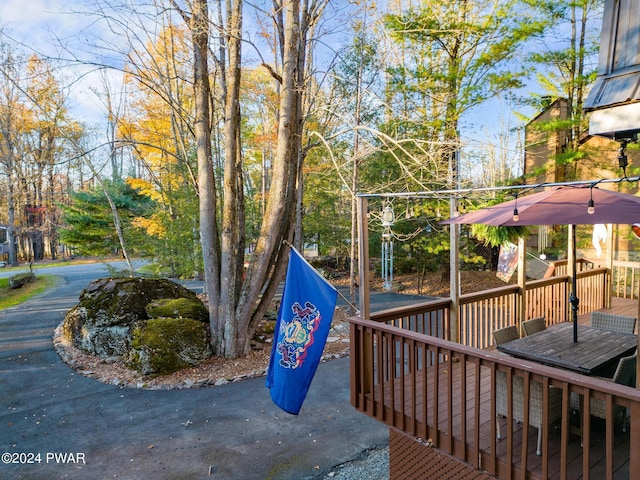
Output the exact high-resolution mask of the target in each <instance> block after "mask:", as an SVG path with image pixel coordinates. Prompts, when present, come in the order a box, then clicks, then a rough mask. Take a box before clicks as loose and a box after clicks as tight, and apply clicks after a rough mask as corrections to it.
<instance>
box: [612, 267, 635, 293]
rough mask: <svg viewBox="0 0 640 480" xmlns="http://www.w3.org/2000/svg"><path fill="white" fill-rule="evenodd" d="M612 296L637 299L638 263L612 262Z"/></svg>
mask: <svg viewBox="0 0 640 480" xmlns="http://www.w3.org/2000/svg"><path fill="white" fill-rule="evenodd" d="M611 277H612V283H613V294H614V295H615V296H616V297H621V298H636V299H637V298H638V291H639V289H640V262H623V261H620V260H615V261H614V262H613V272H612V274H611Z"/></svg>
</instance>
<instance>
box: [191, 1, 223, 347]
mask: <svg viewBox="0 0 640 480" xmlns="http://www.w3.org/2000/svg"><path fill="white" fill-rule="evenodd" d="M191 35H192V40H193V45H194V90H195V92H194V96H195V121H194V130H195V137H196V156H197V158H198V199H199V211H200V241H201V243H202V257H203V263H204V278H205V285H206V290H207V296H208V298H209V305H214V306H215V305H218V304H219V299H220V277H219V272H220V247H219V244H218V240H217V239H218V227H217V214H216V188H215V181H214V173H213V164H212V158H211V121H210V118H211V114H210V111H209V100H210V94H211V92H210V85H209V67H208V61H207V58H208V54H209V18H208V9H207V0H193V12H192V16H191ZM209 318H210V322H211V323H210V324H211V344H212V346H213V349H214V351H215V352H216V353H217V352H219V351H220V349H221V346H222V345H223V344H224V335H225V332H224V323H223V322H222V321H221V319H220V318H219V315H218V310H217V309H215V308H210V309H209Z"/></svg>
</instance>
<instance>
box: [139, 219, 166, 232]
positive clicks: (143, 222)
mask: <svg viewBox="0 0 640 480" xmlns="http://www.w3.org/2000/svg"><path fill="white" fill-rule="evenodd" d="M131 224H132V225H133V226H134V227H135V228H140V229H143V230H144V231H145V232H147V234H148V235H151V236H154V237H163V236H164V235H165V234H166V229H165V228H164V226H163V225H161V224H160V223H159V222H158V221H157V220H156V219H155V218H154V217H151V218H144V217H135V218H134V219H133V221H132V222H131Z"/></svg>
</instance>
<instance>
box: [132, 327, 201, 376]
mask: <svg viewBox="0 0 640 480" xmlns="http://www.w3.org/2000/svg"><path fill="white" fill-rule="evenodd" d="M131 345H132V349H131V352H130V354H129V358H128V359H127V365H128V366H129V367H131V368H134V369H136V370H137V371H139V372H140V373H142V374H144V375H149V374H157V375H162V374H167V373H171V372H175V371H176V370H180V369H181V368H187V367H193V366H196V365H199V364H200V363H201V362H202V361H203V360H205V359H207V358H209V357H210V356H211V353H212V351H211V344H210V343H209V328H208V326H207V325H206V324H205V323H202V322H199V321H197V320H192V319H190V318H153V319H151V320H149V321H147V322H146V323H145V324H144V325H143V326H140V327H138V328H136V329H134V331H133V338H132V343H131Z"/></svg>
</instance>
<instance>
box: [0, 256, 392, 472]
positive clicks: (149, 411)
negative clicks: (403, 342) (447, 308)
mask: <svg viewBox="0 0 640 480" xmlns="http://www.w3.org/2000/svg"><path fill="white" fill-rule="evenodd" d="M43 272H44V271H43ZM44 273H51V274H56V275H60V276H61V278H62V281H61V283H60V285H59V286H58V287H56V288H55V289H54V290H53V291H50V292H47V293H46V294H44V295H42V296H40V297H38V298H36V299H33V300H32V301H30V302H28V303H25V304H23V305H21V306H19V307H15V308H12V309H9V310H5V311H3V312H0V455H2V456H1V459H2V462H1V463H0V478H2V479H43V478H47V479H57V478H65V479H82V480H87V479H100V480H102V479H107V478H119V479H148V478H154V479H183V480H184V479H200V478H202V479H208V478H215V479H243V480H247V479H283V480H287V479H291V480H300V479H305V478H322V477H323V475H324V474H326V473H327V472H329V471H330V470H331V468H332V467H333V466H335V465H339V464H342V463H344V462H347V461H350V460H353V459H355V458H358V457H359V456H360V455H361V453H362V452H363V451H365V450H367V449H370V448H376V447H381V446H384V445H386V443H387V436H388V431H387V428H386V427H385V426H384V425H382V424H380V423H378V422H376V421H374V420H372V419H370V418H368V417H366V416H365V415H362V414H360V413H359V412H357V411H355V410H354V409H353V407H351V405H350V403H349V359H348V358H343V359H338V360H333V361H330V362H328V363H324V364H322V365H320V367H319V368H318V371H317V374H316V377H315V379H314V381H313V383H312V385H311V388H310V390H309V394H308V396H307V399H306V401H305V404H304V406H303V407H302V411H301V412H300V415H299V416H293V415H289V414H287V413H285V412H283V411H281V410H280V409H279V408H278V407H276V406H275V405H274V404H273V403H272V402H271V399H270V397H269V392H268V390H267V389H266V388H265V387H264V381H265V380H264V378H256V379H250V380H244V381H241V382H237V383H232V384H228V385H223V386H219V387H207V388H197V389H185V390H169V391H151V390H142V389H129V388H123V387H119V386H116V385H108V384H104V383H101V382H98V381H97V380H94V379H90V378H86V377H84V376H82V375H79V374H76V373H75V372H74V371H73V370H72V369H71V368H69V367H68V366H67V365H66V364H65V363H63V362H62V361H61V360H60V357H59V356H58V355H57V353H56V352H55V350H54V349H53V344H52V340H51V337H52V334H53V330H54V329H55V327H56V326H57V325H58V324H59V323H60V322H61V321H62V319H63V317H64V313H65V312H66V311H67V310H68V309H69V308H70V307H72V306H73V305H74V304H76V303H77V300H78V294H79V293H80V291H81V290H82V289H83V288H84V287H85V286H86V285H87V284H88V282H89V281H90V280H91V279H93V278H99V277H101V276H107V275H108V274H107V270H106V269H105V268H104V267H101V266H99V265H98V266H94V267H93V269H91V268H90V267H87V266H78V267H65V268H60V269H56V270H49V269H47V271H46V272H44Z"/></svg>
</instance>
